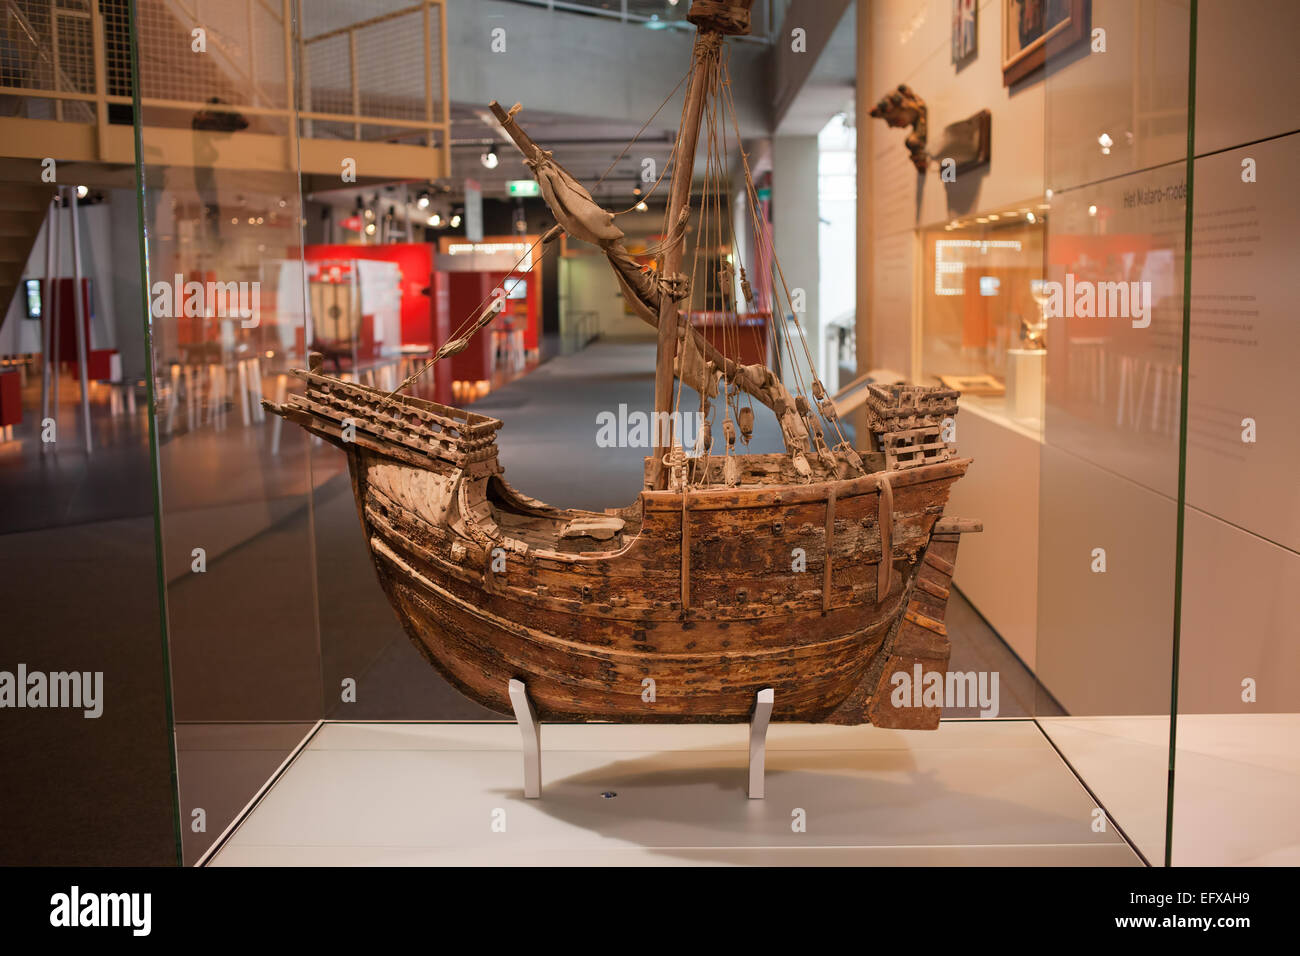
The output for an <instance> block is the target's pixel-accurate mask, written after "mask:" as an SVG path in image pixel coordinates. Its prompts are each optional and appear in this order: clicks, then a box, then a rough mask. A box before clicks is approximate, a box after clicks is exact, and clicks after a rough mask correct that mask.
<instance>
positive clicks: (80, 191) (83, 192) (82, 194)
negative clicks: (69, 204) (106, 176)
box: [77, 186, 90, 199]
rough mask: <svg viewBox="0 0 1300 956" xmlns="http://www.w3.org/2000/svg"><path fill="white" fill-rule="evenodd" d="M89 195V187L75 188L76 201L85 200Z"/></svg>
mask: <svg viewBox="0 0 1300 956" xmlns="http://www.w3.org/2000/svg"><path fill="white" fill-rule="evenodd" d="M89 195H90V187H89V186H78V187H77V198H78V199H85V198H86V197H87V196H89Z"/></svg>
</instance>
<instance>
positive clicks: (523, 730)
mask: <svg viewBox="0 0 1300 956" xmlns="http://www.w3.org/2000/svg"><path fill="white" fill-rule="evenodd" d="M508 692H509V694H510V706H511V707H513V708H514V711H515V721H516V722H517V723H518V724H519V734H520V737H521V738H522V750H523V757H524V798H525V799H527V800H536V799H538V798H539V797H541V795H542V724H541V721H539V720H538V719H537V709H536V708H535V707H533V702H532V700H530V699H529V697H528V688H527V686H526V685H525V684H524V682H523V681H520V680H514V679H512V680H511V681H510V685H509V687H508ZM775 702H776V692H775V691H774V690H772V688H770V687H765V688H763V689H762V690H760V691H759V692H758V693H757V694H755V695H754V714H753V716H752V717H750V719H749V799H751V800H762V799H763V794H764V787H763V782H764V781H763V775H764V769H765V767H766V763H767V725H768V723H769V722H770V721H771V719H772V706H773V705H774V704H775Z"/></svg>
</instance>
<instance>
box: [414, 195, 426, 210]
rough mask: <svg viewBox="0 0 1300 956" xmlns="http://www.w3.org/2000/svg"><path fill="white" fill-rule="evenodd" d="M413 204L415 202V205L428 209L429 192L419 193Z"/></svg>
mask: <svg viewBox="0 0 1300 956" xmlns="http://www.w3.org/2000/svg"><path fill="white" fill-rule="evenodd" d="M415 204H416V205H417V206H419V207H420V208H421V209H428V208H429V194H428V193H420V195H419V196H417V197H416V199H415Z"/></svg>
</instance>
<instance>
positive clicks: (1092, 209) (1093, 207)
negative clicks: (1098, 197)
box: [1088, 206, 1097, 216]
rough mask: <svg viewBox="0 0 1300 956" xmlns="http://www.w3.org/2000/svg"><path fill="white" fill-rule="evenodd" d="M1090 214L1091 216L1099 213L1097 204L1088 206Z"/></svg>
mask: <svg viewBox="0 0 1300 956" xmlns="http://www.w3.org/2000/svg"><path fill="white" fill-rule="evenodd" d="M1088 215H1089V216H1095V215H1097V207H1096V206H1089V207H1088Z"/></svg>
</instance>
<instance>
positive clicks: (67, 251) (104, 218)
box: [0, 203, 140, 355]
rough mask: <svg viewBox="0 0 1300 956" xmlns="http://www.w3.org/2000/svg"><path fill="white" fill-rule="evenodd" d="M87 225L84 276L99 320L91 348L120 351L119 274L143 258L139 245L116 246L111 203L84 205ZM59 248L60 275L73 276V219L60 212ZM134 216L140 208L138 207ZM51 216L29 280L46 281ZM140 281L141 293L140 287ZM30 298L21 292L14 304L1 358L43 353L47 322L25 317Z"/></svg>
mask: <svg viewBox="0 0 1300 956" xmlns="http://www.w3.org/2000/svg"><path fill="white" fill-rule="evenodd" d="M79 213H80V220H79V221H80V224H81V227H80V228H81V268H82V274H83V275H84V276H86V277H87V278H89V279H90V280H91V289H92V293H91V295H92V299H93V302H92V306H93V309H94V317H93V320H92V322H91V326H90V346H91V348H96V349H112V348H118V347H119V345H118V334H117V306H116V304H115V291H114V290H115V282H114V274H115V273H116V272H118V271H120V270H122V269H123V268H128V267H134V266H135V264H136V263H137V262H138V258H139V257H138V256H137V255H135V253H134V247H132V248H128V249H125V250H124V249H120V248H118V246H117V244H116V243H115V237H114V232H113V215H112V209H111V205H110V203H101V204H98V205H94V206H84V207H81V209H80V210H79ZM60 215H61V217H62V219H61V222H60V226H59V244H60V245H61V246H62V247H63V248H62V259H61V260H58V259H57V258H56V261H61V262H62V268H61V270H60V272H59V275H61V276H63V277H65V278H70V277H71V276H72V220H71V217H70V213H69V212H68V211H67V210H64V211H63V212H61V213H60ZM132 217H133V218H134V207H133V208H132ZM48 226H49V218H48V217H47V218H46V222H45V224H43V225H42V226H41V229H40V232H39V233H38V234H37V236H36V241H35V242H34V243H33V245H32V252H31V255H29V256H28V257H27V265H26V267H25V268H24V270H23V274H22V278H24V279H44V278H45V242H46V239H45V231H46V229H47V228H48ZM139 285H140V283H139V279H138V277H137V278H136V282H135V289H136V290H138V289H139ZM25 315H26V299H25V297H24V296H23V295H22V290H21V288H20V289H19V293H18V294H16V295H15V296H14V298H13V301H12V302H10V303H9V311H8V313H6V315H5V321H4V325H3V327H0V355H15V354H23V353H39V352H40V351H41V323H40V322H34V321H31V320H30V319H27V318H25Z"/></svg>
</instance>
